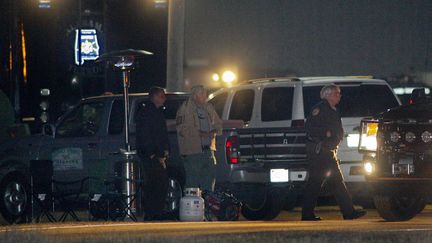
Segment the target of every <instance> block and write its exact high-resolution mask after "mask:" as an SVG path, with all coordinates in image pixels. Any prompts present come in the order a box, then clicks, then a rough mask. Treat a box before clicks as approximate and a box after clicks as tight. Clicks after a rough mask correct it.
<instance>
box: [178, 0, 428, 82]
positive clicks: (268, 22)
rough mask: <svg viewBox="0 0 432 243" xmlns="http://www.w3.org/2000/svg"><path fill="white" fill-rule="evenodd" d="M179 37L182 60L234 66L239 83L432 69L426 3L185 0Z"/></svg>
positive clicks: (422, 0) (391, 0)
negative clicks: (270, 78)
mask: <svg viewBox="0 0 432 243" xmlns="http://www.w3.org/2000/svg"><path fill="white" fill-rule="evenodd" d="M185 32H186V34H185V49H186V50H185V55H186V57H185V59H186V61H187V60H203V59H205V60H207V61H208V62H209V63H210V66H211V65H221V66H222V65H224V64H226V63H228V64H235V65H237V66H238V69H239V72H240V79H249V78H257V77H263V76H285V75H287V74H295V75H300V76H316V75H332V76H333V75H374V76H378V77H388V76H390V75H395V74H401V73H407V72H413V71H414V72H430V71H431V69H432V65H431V61H432V60H431V59H432V58H431V54H430V53H431V52H432V1H430V0H415V1H406V0H380V1H376V0H362V1H358V0H326V1H322V0H308V1H284V0H270V1H269V0H236V1H231V0H218V1H202V0H188V1H187V4H186V30H185ZM203 43H205V44H203ZM429 81H431V82H432V77H430V80H429Z"/></svg>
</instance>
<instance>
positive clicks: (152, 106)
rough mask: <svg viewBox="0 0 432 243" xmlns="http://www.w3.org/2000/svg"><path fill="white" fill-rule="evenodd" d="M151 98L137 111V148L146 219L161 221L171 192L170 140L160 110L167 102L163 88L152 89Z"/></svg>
mask: <svg viewBox="0 0 432 243" xmlns="http://www.w3.org/2000/svg"><path fill="white" fill-rule="evenodd" d="M149 98H150V100H149V101H148V102H146V103H144V104H143V107H140V109H139V110H138V114H137V118H136V147H137V151H138V155H139V157H140V159H141V161H142V162H143V168H144V176H145V184H144V190H143V193H144V197H143V199H144V205H143V206H144V213H145V215H144V219H145V220H159V219H162V213H163V209H164V207H165V199H166V195H167V190H168V173H167V159H168V151H169V139H168V131H167V126H166V121H165V116H164V114H163V112H162V110H161V109H160V108H161V107H162V106H163V104H164V103H165V101H166V97H165V91H164V89H163V88H160V87H152V88H151V89H150V91H149Z"/></svg>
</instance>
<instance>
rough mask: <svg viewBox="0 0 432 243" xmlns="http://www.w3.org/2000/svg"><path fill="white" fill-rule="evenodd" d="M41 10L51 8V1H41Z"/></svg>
mask: <svg viewBox="0 0 432 243" xmlns="http://www.w3.org/2000/svg"><path fill="white" fill-rule="evenodd" d="M39 8H51V0H39Z"/></svg>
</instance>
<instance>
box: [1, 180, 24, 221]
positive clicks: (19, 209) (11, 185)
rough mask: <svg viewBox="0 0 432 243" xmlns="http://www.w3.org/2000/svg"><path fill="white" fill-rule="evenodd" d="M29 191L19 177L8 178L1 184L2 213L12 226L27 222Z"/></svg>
mask: <svg viewBox="0 0 432 243" xmlns="http://www.w3.org/2000/svg"><path fill="white" fill-rule="evenodd" d="M29 195H30V193H29V189H28V187H27V184H26V183H25V181H24V180H23V179H22V177H20V176H19V175H10V176H6V177H5V178H4V179H3V180H2V182H1V183H0V196H1V199H0V212H1V214H2V215H3V218H4V219H5V220H6V221H7V222H8V223H10V224H12V223H21V222H22V221H23V220H25V216H26V212H27V208H28V207H29V204H30V198H29Z"/></svg>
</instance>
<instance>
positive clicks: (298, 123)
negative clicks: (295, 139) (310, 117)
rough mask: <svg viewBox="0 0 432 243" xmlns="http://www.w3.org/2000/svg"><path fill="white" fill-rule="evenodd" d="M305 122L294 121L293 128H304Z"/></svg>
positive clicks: (301, 120)
mask: <svg viewBox="0 0 432 243" xmlns="http://www.w3.org/2000/svg"><path fill="white" fill-rule="evenodd" d="M304 126H305V121H304V119H299V120H292V122H291V127H304Z"/></svg>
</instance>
